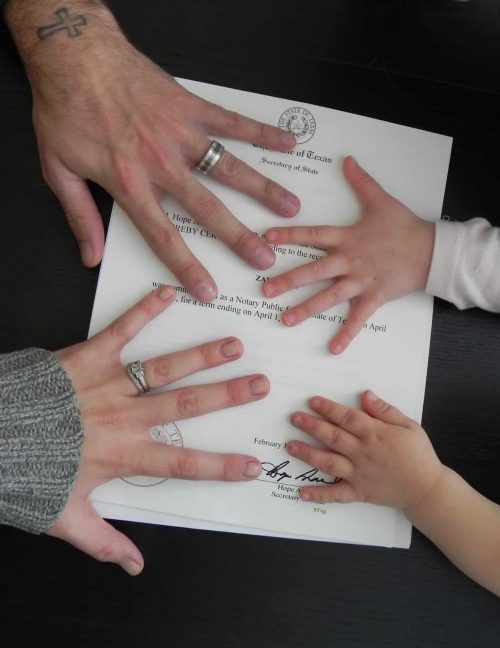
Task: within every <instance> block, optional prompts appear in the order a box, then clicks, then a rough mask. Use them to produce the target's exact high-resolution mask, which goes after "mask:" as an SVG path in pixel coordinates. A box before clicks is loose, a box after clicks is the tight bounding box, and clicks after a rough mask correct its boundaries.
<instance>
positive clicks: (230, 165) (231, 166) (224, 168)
mask: <svg viewBox="0 0 500 648" xmlns="http://www.w3.org/2000/svg"><path fill="white" fill-rule="evenodd" d="M218 166H219V172H220V173H221V174H222V175H223V176H225V177H226V178H234V177H235V176H238V175H240V174H241V173H242V171H243V163H242V162H241V161H240V160H239V159H238V158H237V157H235V156H234V155H230V154H229V153H228V154H227V155H223V156H222V159H221V160H220V162H219V165H218Z"/></svg>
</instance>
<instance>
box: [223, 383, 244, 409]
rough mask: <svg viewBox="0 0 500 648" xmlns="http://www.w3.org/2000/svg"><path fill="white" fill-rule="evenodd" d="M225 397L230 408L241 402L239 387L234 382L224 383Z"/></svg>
mask: <svg viewBox="0 0 500 648" xmlns="http://www.w3.org/2000/svg"><path fill="white" fill-rule="evenodd" d="M226 395H227V402H228V404H229V406H230V407H231V406H232V405H239V404H240V403H241V402H242V401H243V398H242V394H241V389H240V385H239V383H238V382H237V381H235V380H230V381H229V382H227V383H226Z"/></svg>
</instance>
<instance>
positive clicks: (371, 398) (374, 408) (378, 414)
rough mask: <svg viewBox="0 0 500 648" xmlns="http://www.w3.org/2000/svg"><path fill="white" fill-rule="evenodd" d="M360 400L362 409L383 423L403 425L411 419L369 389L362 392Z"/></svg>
mask: <svg viewBox="0 0 500 648" xmlns="http://www.w3.org/2000/svg"><path fill="white" fill-rule="evenodd" d="M361 402H362V405H363V409H364V411H365V412H366V413H367V414H369V415H370V416H373V418H376V419H378V420H379V421H382V422H383V423H389V424H391V425H404V426H407V425H408V424H409V423H411V419H409V418H408V417H407V416H405V415H404V414H403V413H402V412H400V411H399V410H398V408H397V407H394V406H393V405H389V403H386V402H385V401H383V400H382V399H381V398H379V397H378V396H375V394H374V393H373V392H372V391H370V390H369V389H367V390H366V391H365V392H363V395H362V397H361Z"/></svg>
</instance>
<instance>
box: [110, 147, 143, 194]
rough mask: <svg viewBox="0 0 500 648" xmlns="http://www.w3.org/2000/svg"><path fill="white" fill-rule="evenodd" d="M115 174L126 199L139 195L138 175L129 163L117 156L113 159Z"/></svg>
mask: <svg viewBox="0 0 500 648" xmlns="http://www.w3.org/2000/svg"><path fill="white" fill-rule="evenodd" d="M113 174H114V177H115V183H116V185H117V188H118V190H119V192H120V193H121V195H122V196H124V197H125V198H126V199H131V198H134V197H135V196H137V175H136V173H135V171H134V170H133V169H132V168H131V167H130V166H129V164H128V163H126V162H124V161H123V160H121V159H120V158H117V157H116V158H115V159H114V160H113Z"/></svg>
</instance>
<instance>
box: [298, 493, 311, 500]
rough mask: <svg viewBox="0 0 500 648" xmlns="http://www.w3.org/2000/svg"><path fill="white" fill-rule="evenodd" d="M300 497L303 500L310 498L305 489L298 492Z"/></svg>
mask: <svg viewBox="0 0 500 648" xmlns="http://www.w3.org/2000/svg"><path fill="white" fill-rule="evenodd" d="M300 497H301V499H302V500H303V501H304V502H309V501H310V500H311V496H310V495H309V493H308V492H307V491H301V492H300Z"/></svg>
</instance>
